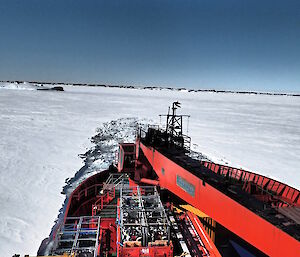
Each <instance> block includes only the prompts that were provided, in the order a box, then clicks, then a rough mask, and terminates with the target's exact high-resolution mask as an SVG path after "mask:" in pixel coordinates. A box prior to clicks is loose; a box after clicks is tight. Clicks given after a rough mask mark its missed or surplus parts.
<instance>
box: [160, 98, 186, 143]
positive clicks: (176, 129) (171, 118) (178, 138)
mask: <svg viewBox="0 0 300 257" xmlns="http://www.w3.org/2000/svg"><path fill="white" fill-rule="evenodd" d="M179 108H181V103H180V102H178V101H176V102H173V103H172V108H171V107H170V106H169V108H168V114H167V115H159V116H160V118H161V117H162V116H164V117H165V116H166V117H167V121H166V130H165V134H166V136H167V139H166V141H167V142H169V145H179V146H181V147H184V145H186V144H185V143H186V139H187V138H188V136H186V135H183V125H182V120H183V118H184V117H187V118H189V117H190V115H177V113H176V111H177V109H179ZM171 109H172V113H171V114H170V110H171ZM188 141H189V144H190V139H189V140H188ZM186 148H189V147H186Z"/></svg>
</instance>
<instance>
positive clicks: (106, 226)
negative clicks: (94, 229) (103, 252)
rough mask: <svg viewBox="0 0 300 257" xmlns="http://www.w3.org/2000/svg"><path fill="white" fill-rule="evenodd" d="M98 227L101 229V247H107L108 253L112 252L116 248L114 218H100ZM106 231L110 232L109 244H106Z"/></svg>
mask: <svg viewBox="0 0 300 257" xmlns="http://www.w3.org/2000/svg"><path fill="white" fill-rule="evenodd" d="M100 227H101V230H102V234H100V235H101V239H102V240H101V241H100V240H99V241H100V242H101V247H102V249H103V248H104V249H105V248H108V249H109V250H108V253H109V254H113V253H115V252H116V250H117V226H116V219H115V218H101V220H100ZM108 233H109V234H110V236H109V237H110V240H109V245H106V241H107V237H108Z"/></svg>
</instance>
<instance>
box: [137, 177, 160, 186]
mask: <svg viewBox="0 0 300 257" xmlns="http://www.w3.org/2000/svg"><path fill="white" fill-rule="evenodd" d="M140 183H144V184H148V185H152V186H159V181H157V180H153V179H148V178H142V179H141V180H140Z"/></svg>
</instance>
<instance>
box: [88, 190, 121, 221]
mask: <svg viewBox="0 0 300 257" xmlns="http://www.w3.org/2000/svg"><path fill="white" fill-rule="evenodd" d="M115 196H116V189H115V187H113V188H112V189H111V190H107V191H105V192H103V195H101V196H100V197H98V199H97V200H96V202H95V203H94V204H93V205H92V216H95V215H97V212H100V211H101V210H102V209H103V207H104V206H105V205H107V204H109V203H110V202H111V201H112V200H113V199H115Z"/></svg>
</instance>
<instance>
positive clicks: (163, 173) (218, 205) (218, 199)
mask: <svg viewBox="0 0 300 257" xmlns="http://www.w3.org/2000/svg"><path fill="white" fill-rule="evenodd" d="M138 143H139V147H140V148H141V150H142V151H143V153H144V155H145V156H146V158H147V159H148V161H149V163H150V164H151V165H152V167H153V169H154V170H155V172H156V173H157V175H158V177H159V180H160V186H161V187H164V188H166V189H168V190H170V191H171V192H173V193H174V194H176V195H178V196H179V197H180V198H182V199H183V200H185V201H186V202H188V203H189V204H191V205H193V206H194V207H196V208H198V209H199V210H201V211H203V212H204V213H206V214H207V215H208V216H210V217H212V218H213V219H214V220H215V221H217V222H219V223H220V224H222V225H223V226H224V227H226V228H227V229H229V230H230V231H232V232H233V233H235V234H237V235H238V236H239V237H241V238H243V239H244V240H245V241H247V242H248V243H250V244H251V245H253V246H255V247H256V248H257V249H259V250H261V251H262V252H264V253H265V254H267V255H269V256H275V257H277V256H278V257H281V256H289V257H293V256H295V257H296V256H299V253H300V242H299V241H297V240H296V239H294V238H293V237H291V236H290V235H288V234H287V233H285V232H283V231H282V230H280V229H279V228H277V227H276V226H274V225H272V224H271V223H269V222H268V221H266V220H265V219H263V218H261V217H259V216H258V215H256V214H255V213H253V212H252V211H250V210H249V209H247V208H246V207H244V206H242V205H240V204H239V203H237V202H236V201H234V200H233V199H231V198H230V197H228V196H226V195H225V194H223V193H222V192H220V191H218V190H217V189H216V188H214V187H212V186H210V185H209V184H208V183H203V181H202V180H201V179H200V178H198V177H196V176H194V175H193V174H191V173H190V172H189V171H187V170H185V169H184V168H182V167H181V166H179V165H178V164H176V163H175V162H173V161H171V160H170V159H168V158H167V157H165V156H164V155H163V154H161V153H160V152H158V151H157V150H155V149H154V148H152V147H147V146H145V145H144V144H142V143H141V142H138ZM178 176H179V177H180V178H183V179H184V181H185V183H188V184H189V185H191V186H192V187H194V189H195V192H194V195H191V194H189V193H188V192H187V191H185V190H184V189H183V188H182V187H180V186H178V185H177V178H178Z"/></svg>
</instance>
